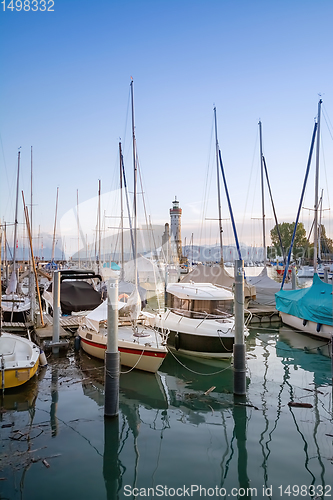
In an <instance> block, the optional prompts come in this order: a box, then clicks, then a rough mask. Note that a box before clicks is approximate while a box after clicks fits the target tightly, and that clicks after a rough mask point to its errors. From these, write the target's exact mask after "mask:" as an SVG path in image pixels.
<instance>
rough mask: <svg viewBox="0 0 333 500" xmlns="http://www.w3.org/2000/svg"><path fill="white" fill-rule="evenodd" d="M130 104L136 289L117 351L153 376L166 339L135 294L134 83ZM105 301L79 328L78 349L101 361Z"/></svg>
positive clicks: (124, 362) (104, 343) (125, 362)
mask: <svg viewBox="0 0 333 500" xmlns="http://www.w3.org/2000/svg"><path fill="white" fill-rule="evenodd" d="M131 101H132V134H133V164H134V203H133V206H134V230H133V237H134V257H133V260H134V278H135V288H134V290H133V292H132V293H131V295H130V296H129V297H128V300H127V303H126V304H122V307H123V309H125V308H126V309H127V312H128V313H129V316H127V317H124V318H123V320H121V321H120V322H119V326H118V349H119V352H120V363H121V364H122V365H125V366H129V367H130V368H136V369H140V370H144V371H148V372H152V373H156V372H157V370H158V369H159V367H160V366H161V364H162V362H163V360H164V358H165V356H166V355H167V352H168V351H167V348H166V345H165V343H166V342H165V339H164V338H163V337H162V336H161V335H160V334H159V332H158V331H157V330H156V329H155V328H154V315H152V314H148V313H144V314H143V313H142V312H141V297H140V294H139V291H138V278H137V200H136V186H137V158H136V142H135V128H134V99H133V80H132V81H131ZM106 320H107V301H105V302H103V304H101V305H100V306H99V307H98V308H97V309H96V310H95V311H92V312H91V313H90V314H88V316H86V318H85V320H84V324H83V325H82V326H81V327H80V328H79V331H78V333H79V336H80V339H81V346H82V348H83V350H84V351H85V352H87V353H88V354H91V355H92V356H95V357H97V358H100V359H104V356H105V351H106V346H107V328H106Z"/></svg>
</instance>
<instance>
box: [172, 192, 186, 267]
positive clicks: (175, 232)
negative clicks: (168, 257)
mask: <svg viewBox="0 0 333 500" xmlns="http://www.w3.org/2000/svg"><path fill="white" fill-rule="evenodd" d="M181 217H182V209H181V208H180V207H179V201H178V200H177V197H176V196H175V199H174V201H173V202H172V208H170V236H171V245H172V246H173V248H174V252H175V254H176V255H177V257H178V259H179V262H181V260H182V256H183V250H182V237H181Z"/></svg>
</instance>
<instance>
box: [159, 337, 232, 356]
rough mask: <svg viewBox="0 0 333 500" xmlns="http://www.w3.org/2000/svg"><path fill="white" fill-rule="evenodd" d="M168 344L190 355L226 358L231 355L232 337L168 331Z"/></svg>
mask: <svg viewBox="0 0 333 500" xmlns="http://www.w3.org/2000/svg"><path fill="white" fill-rule="evenodd" d="M168 345H169V346H170V347H171V348H173V349H175V350H176V351H179V352H180V353H183V354H185V353H186V354H187V355H190V356H197V357H199V358H208V359H213V358H214V359H226V358H230V357H231V356H232V353H233V345H234V337H224V338H221V337H216V336H203V335H195V334H194V333H185V332H175V331H170V333H169V336H168Z"/></svg>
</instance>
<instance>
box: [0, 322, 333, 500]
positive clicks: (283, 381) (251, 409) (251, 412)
mask: <svg viewBox="0 0 333 500" xmlns="http://www.w3.org/2000/svg"><path fill="white" fill-rule="evenodd" d="M323 344H325V342H324V341H323V342H320V341H317V340H316V341H315V340H311V339H309V338H308V337H304V336H302V335H300V334H297V333H295V332H294V331H293V330H290V329H288V328H287V327H284V326H283V327H282V326H280V327H267V328H260V327H257V328H255V329H252V330H251V334H250V336H249V337H248V339H247V396H246V398H245V399H244V400H234V396H233V371H232V365H231V364H230V362H216V363H215V364H214V363H212V362H206V363H199V362H197V361H195V360H194V359H191V358H186V357H182V358H180V357H178V360H177V359H175V358H174V357H173V356H172V355H171V354H168V356H167V358H166V359H165V361H164V362H163V364H162V367H161V370H160V371H159V373H158V374H157V375H156V376H154V375H151V374H146V373H141V372H139V371H132V372H130V373H127V374H122V375H121V378H120V400H119V417H118V418H117V419H112V420H106V421H105V419H104V406H103V405H104V392H103V364H102V363H101V362H99V361H98V360H93V359H90V358H88V357H87V356H86V355H85V354H84V353H83V352H79V353H75V352H74V351H73V352H71V353H69V354H68V355H67V356H66V357H59V358H56V357H52V356H51V357H50V358H49V365H48V367H47V369H44V371H40V373H39V376H38V378H37V377H36V378H35V379H34V380H31V381H30V382H29V383H28V384H27V385H26V387H24V388H23V389H21V390H20V391H14V392H11V393H9V392H8V393H7V394H5V396H4V397H3V398H2V400H1V401H0V403H1V405H0V406H1V411H0V419H1V422H0V433H1V448H0V498H1V499H2V500H4V499H10V500H16V499H24V500H39V499H43V500H44V499H45V498H47V499H48V500H55V499H57V500H58V499H63V500H65V499H67V498H70V499H82V500H85V499H87V500H88V499H89V500H91V499H92V500H95V499H101V500H102V499H108V500H110V499H112V500H113V499H117V498H119V499H124V498H141V497H143V496H144V495H145V496H146V497H149V498H152V497H153V495H154V497H157V498H166V497H170V496H174V497H179V496H189V497H192V498H202V497H205V494H206V498H207V497H210V498H227V497H228V496H229V497H231V498H232V497H234V498H273V499H278V498H293V497H303V498H322V499H324V498H325V499H330V498H332V497H333V491H332V489H331V487H332V478H333V449H332V442H333V426H332V374H331V359H330V358H329V355H328V348H327V346H324V345H323ZM304 347H306V350H304ZM122 370H123V371H125V370H126V368H122ZM210 388H214V389H212V390H211V392H209V391H208V390H209V389H210ZM207 391H208V393H207ZM205 393H206V394H205ZM291 401H293V402H297V403H308V404H309V405H311V407H308V408H306V407H291V406H289V405H288V403H289V402H291ZM288 487H289V489H288ZM301 487H303V489H301ZM191 488H192V489H191ZM200 488H201V490H200ZM236 489H237V490H239V491H238V493H237V490H236ZM200 493H201V494H200Z"/></svg>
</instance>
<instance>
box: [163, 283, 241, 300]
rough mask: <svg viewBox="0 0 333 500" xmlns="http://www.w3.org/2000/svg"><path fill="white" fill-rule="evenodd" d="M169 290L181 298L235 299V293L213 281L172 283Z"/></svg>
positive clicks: (168, 287)
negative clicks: (214, 283)
mask: <svg viewBox="0 0 333 500" xmlns="http://www.w3.org/2000/svg"><path fill="white" fill-rule="evenodd" d="M167 292H168V293H171V294H172V295H175V296H176V297H178V298H179V299H190V300H233V298H234V294H233V293H232V292H230V291H229V290H227V289H226V288H223V287H221V286H217V285H213V284H212V283H184V282H183V281H181V282H180V283H170V284H169V285H168V286H167Z"/></svg>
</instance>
